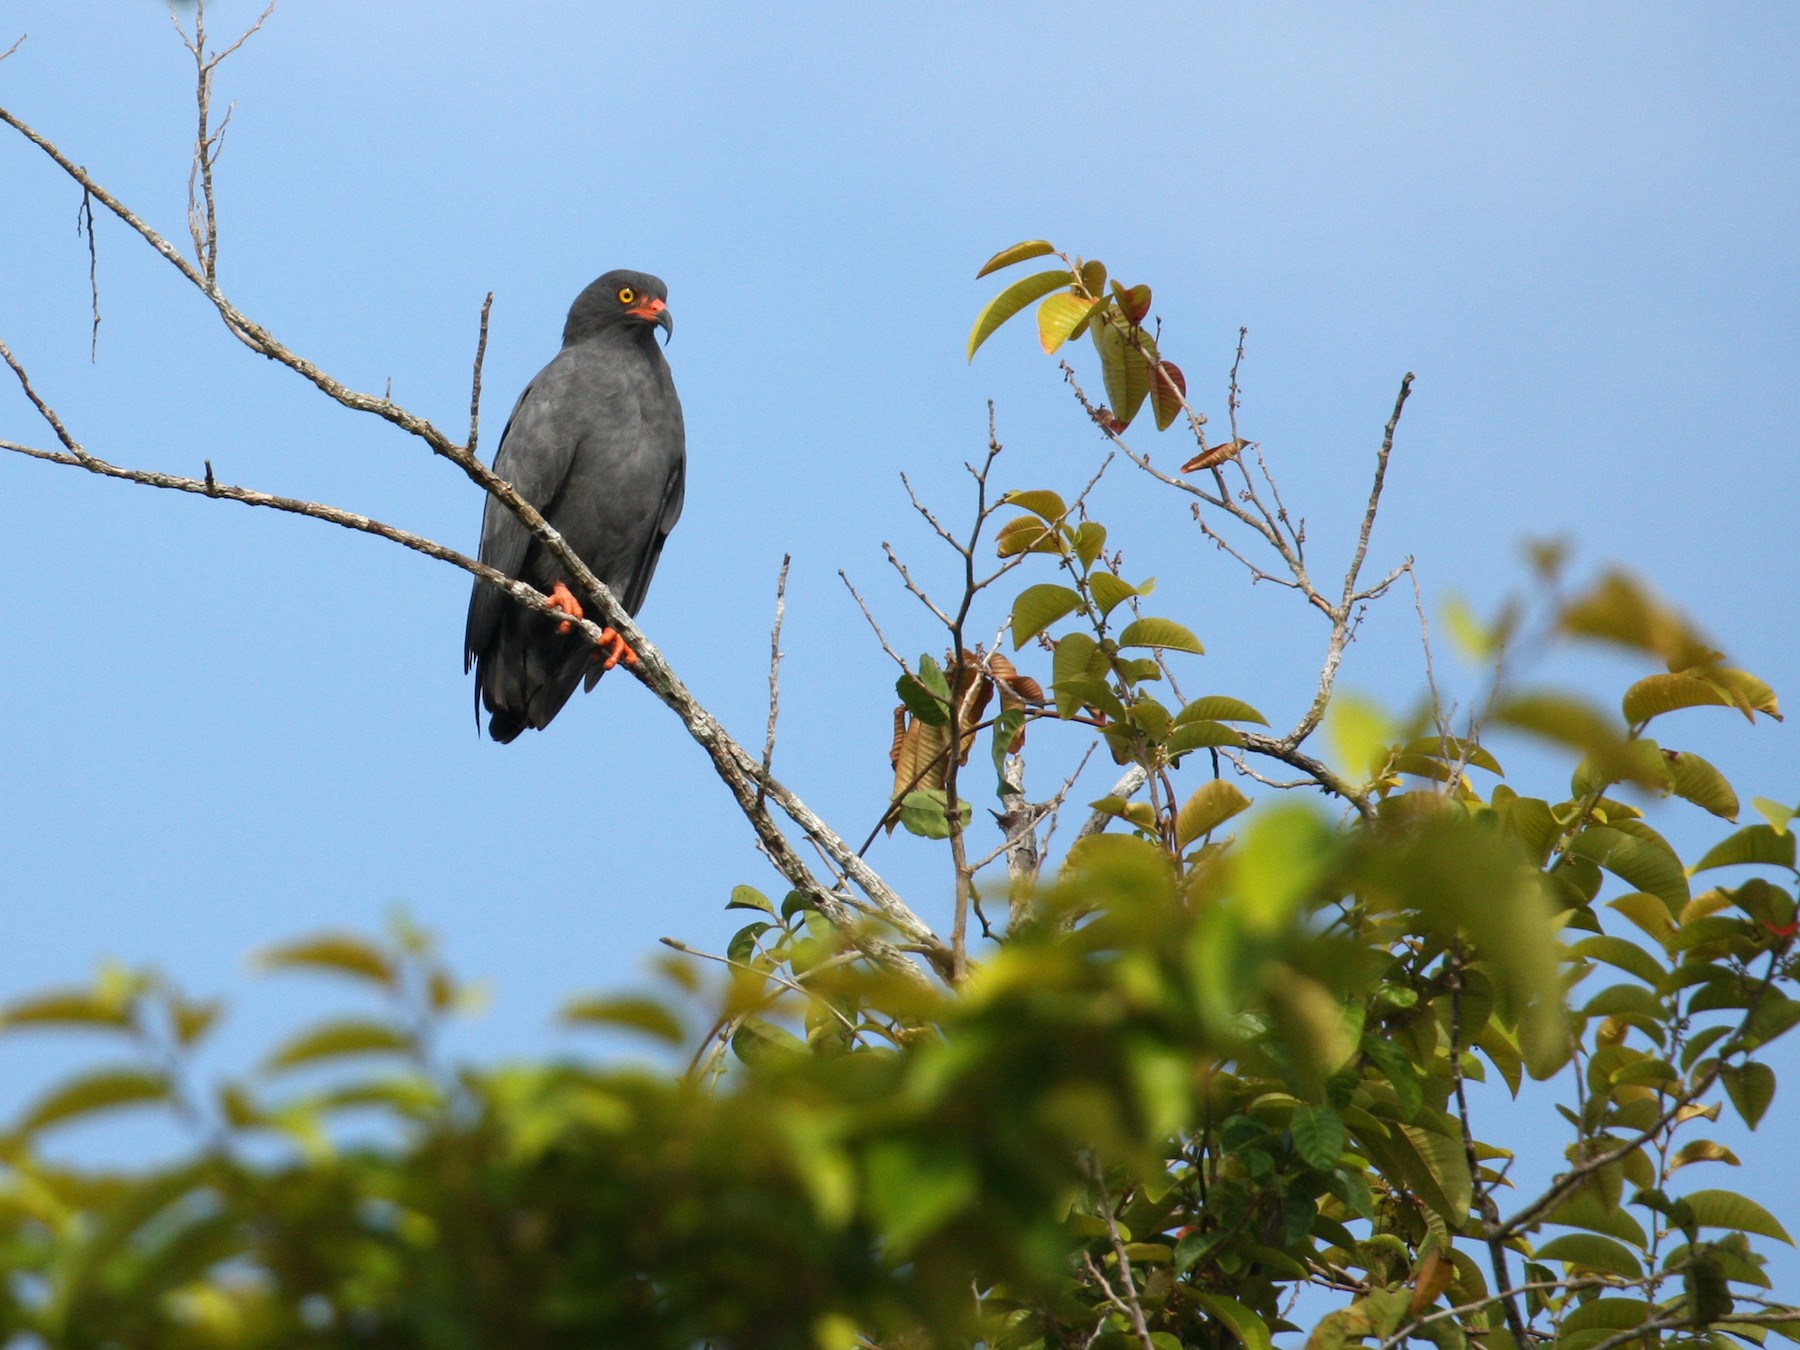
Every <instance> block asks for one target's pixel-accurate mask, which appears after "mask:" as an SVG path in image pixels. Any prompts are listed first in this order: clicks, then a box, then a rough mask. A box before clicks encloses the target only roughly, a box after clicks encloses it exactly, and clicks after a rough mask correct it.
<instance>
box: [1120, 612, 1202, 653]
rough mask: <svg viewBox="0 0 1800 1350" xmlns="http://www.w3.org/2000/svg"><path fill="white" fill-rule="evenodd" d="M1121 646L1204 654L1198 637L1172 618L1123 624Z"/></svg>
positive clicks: (1140, 620) (1139, 620)
mask: <svg viewBox="0 0 1800 1350" xmlns="http://www.w3.org/2000/svg"><path fill="white" fill-rule="evenodd" d="M1119 645H1120V646H1121V647H1158V648H1162V649H1164V650H1167V651H1172V652H1192V653H1193V654H1194V655H1196V656H1204V655H1206V648H1204V647H1202V646H1201V645H1200V639H1199V638H1197V637H1195V636H1194V635H1193V634H1192V633H1191V632H1189V631H1188V630H1187V629H1186V628H1184V627H1182V625H1180V624H1178V623H1176V622H1175V621H1174V620H1173V619H1138V620H1135V621H1134V622H1132V623H1129V624H1126V625H1125V631H1124V632H1122V633H1120V634H1119Z"/></svg>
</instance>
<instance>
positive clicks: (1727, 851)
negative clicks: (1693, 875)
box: [1694, 825, 1794, 872]
mask: <svg viewBox="0 0 1800 1350" xmlns="http://www.w3.org/2000/svg"><path fill="white" fill-rule="evenodd" d="M1754 863H1768V864H1770V865H1772V866H1775V867H1792V866H1793V865H1794V835H1793V833H1792V832H1791V831H1790V832H1786V833H1782V834H1777V833H1775V831H1774V830H1773V829H1771V828H1770V827H1769V826H1767V825H1746V826H1745V827H1744V828H1743V829H1741V830H1738V831H1737V832H1736V833H1734V834H1728V835H1726V836H1725V838H1723V839H1721V840H1720V841H1719V842H1718V843H1716V844H1714V845H1713V846H1712V847H1711V848H1709V849H1708V850H1707V851H1706V852H1705V854H1704V855H1702V857H1701V859H1700V861H1699V862H1697V863H1695V864H1694V871H1696V872H1705V871H1707V870H1709V869H1711V868H1714V867H1742V866H1748V865H1751V864H1754Z"/></svg>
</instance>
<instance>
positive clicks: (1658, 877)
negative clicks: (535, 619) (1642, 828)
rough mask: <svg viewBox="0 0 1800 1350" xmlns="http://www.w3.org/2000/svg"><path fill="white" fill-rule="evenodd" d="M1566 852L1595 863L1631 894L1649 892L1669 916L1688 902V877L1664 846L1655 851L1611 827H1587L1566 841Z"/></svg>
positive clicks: (1654, 847)
mask: <svg viewBox="0 0 1800 1350" xmlns="http://www.w3.org/2000/svg"><path fill="white" fill-rule="evenodd" d="M1568 851H1569V852H1570V853H1572V854H1574V855H1575V856H1576V857H1578V858H1588V859H1590V860H1592V861H1593V862H1596V863H1598V864H1599V865H1600V866H1602V867H1604V868H1605V869H1606V870H1607V871H1609V872H1611V873H1612V874H1613V875H1614V876H1616V877H1620V878H1622V879H1624V880H1625V881H1627V882H1629V883H1630V884H1631V886H1632V888H1633V889H1634V890H1639V891H1648V892H1650V894H1652V895H1654V896H1656V897H1657V898H1659V899H1660V900H1662V901H1663V903H1664V904H1666V905H1668V906H1669V909H1670V911H1671V912H1673V911H1674V910H1677V909H1679V908H1680V907H1681V906H1683V905H1685V904H1686V903H1687V902H1688V899H1689V894H1688V884H1687V875H1686V873H1684V872H1683V871H1682V869H1681V860H1680V859H1679V858H1677V857H1676V856H1675V854H1674V851H1673V850H1671V849H1670V848H1669V847H1668V845H1666V844H1663V845H1662V846H1660V847H1658V845H1657V844H1655V843H1652V842H1651V841H1650V840H1648V839H1644V838H1640V837H1639V836H1638V835H1636V834H1627V833H1626V832H1625V831H1624V830H1622V829H1620V828H1618V827H1616V826H1612V825H1589V826H1588V827H1587V828H1586V829H1584V830H1583V831H1582V832H1581V833H1580V834H1578V835H1576V836H1575V837H1574V838H1573V839H1571V840H1570V841H1569V845H1568Z"/></svg>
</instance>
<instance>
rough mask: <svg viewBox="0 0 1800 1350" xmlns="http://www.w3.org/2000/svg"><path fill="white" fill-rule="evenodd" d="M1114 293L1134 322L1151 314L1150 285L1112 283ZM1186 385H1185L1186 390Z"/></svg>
mask: <svg viewBox="0 0 1800 1350" xmlns="http://www.w3.org/2000/svg"><path fill="white" fill-rule="evenodd" d="M1112 288H1113V294H1114V295H1116V296H1118V297H1119V308H1120V309H1121V310H1122V311H1123V312H1124V314H1125V317H1126V318H1128V319H1130V320H1131V321H1132V322H1133V323H1142V322H1143V321H1144V320H1145V319H1146V318H1148V317H1149V315H1150V288H1149V287H1148V286H1121V285H1120V284H1119V283H1118V282H1116V281H1115V282H1113V284H1112ZM1185 388H1186V386H1183V389H1184V391H1185Z"/></svg>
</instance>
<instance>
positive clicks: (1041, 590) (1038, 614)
mask: <svg viewBox="0 0 1800 1350" xmlns="http://www.w3.org/2000/svg"><path fill="white" fill-rule="evenodd" d="M1079 608H1081V597H1080V596H1079V595H1078V594H1076V593H1075V592H1074V591H1072V590H1070V589H1069V588H1068V587H1067V586H1057V585H1054V584H1052V583H1049V582H1043V583H1040V584H1039V585H1036V586H1027V587H1026V588H1025V589H1024V590H1023V591H1021V592H1020V593H1019V598H1018V599H1017V600H1015V601H1013V611H1012V635H1013V650H1014V651H1017V650H1018V649H1019V648H1021V647H1023V646H1024V645H1025V644H1026V643H1027V642H1029V641H1031V639H1032V638H1034V637H1036V636H1037V635H1038V634H1039V633H1041V632H1043V631H1044V630H1045V629H1046V628H1048V627H1049V626H1050V625H1051V624H1053V623H1055V622H1056V621H1057V620H1058V619H1061V618H1064V617H1065V616H1067V615H1069V614H1073V613H1074V612H1075V611H1076V610H1077V609H1079Z"/></svg>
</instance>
